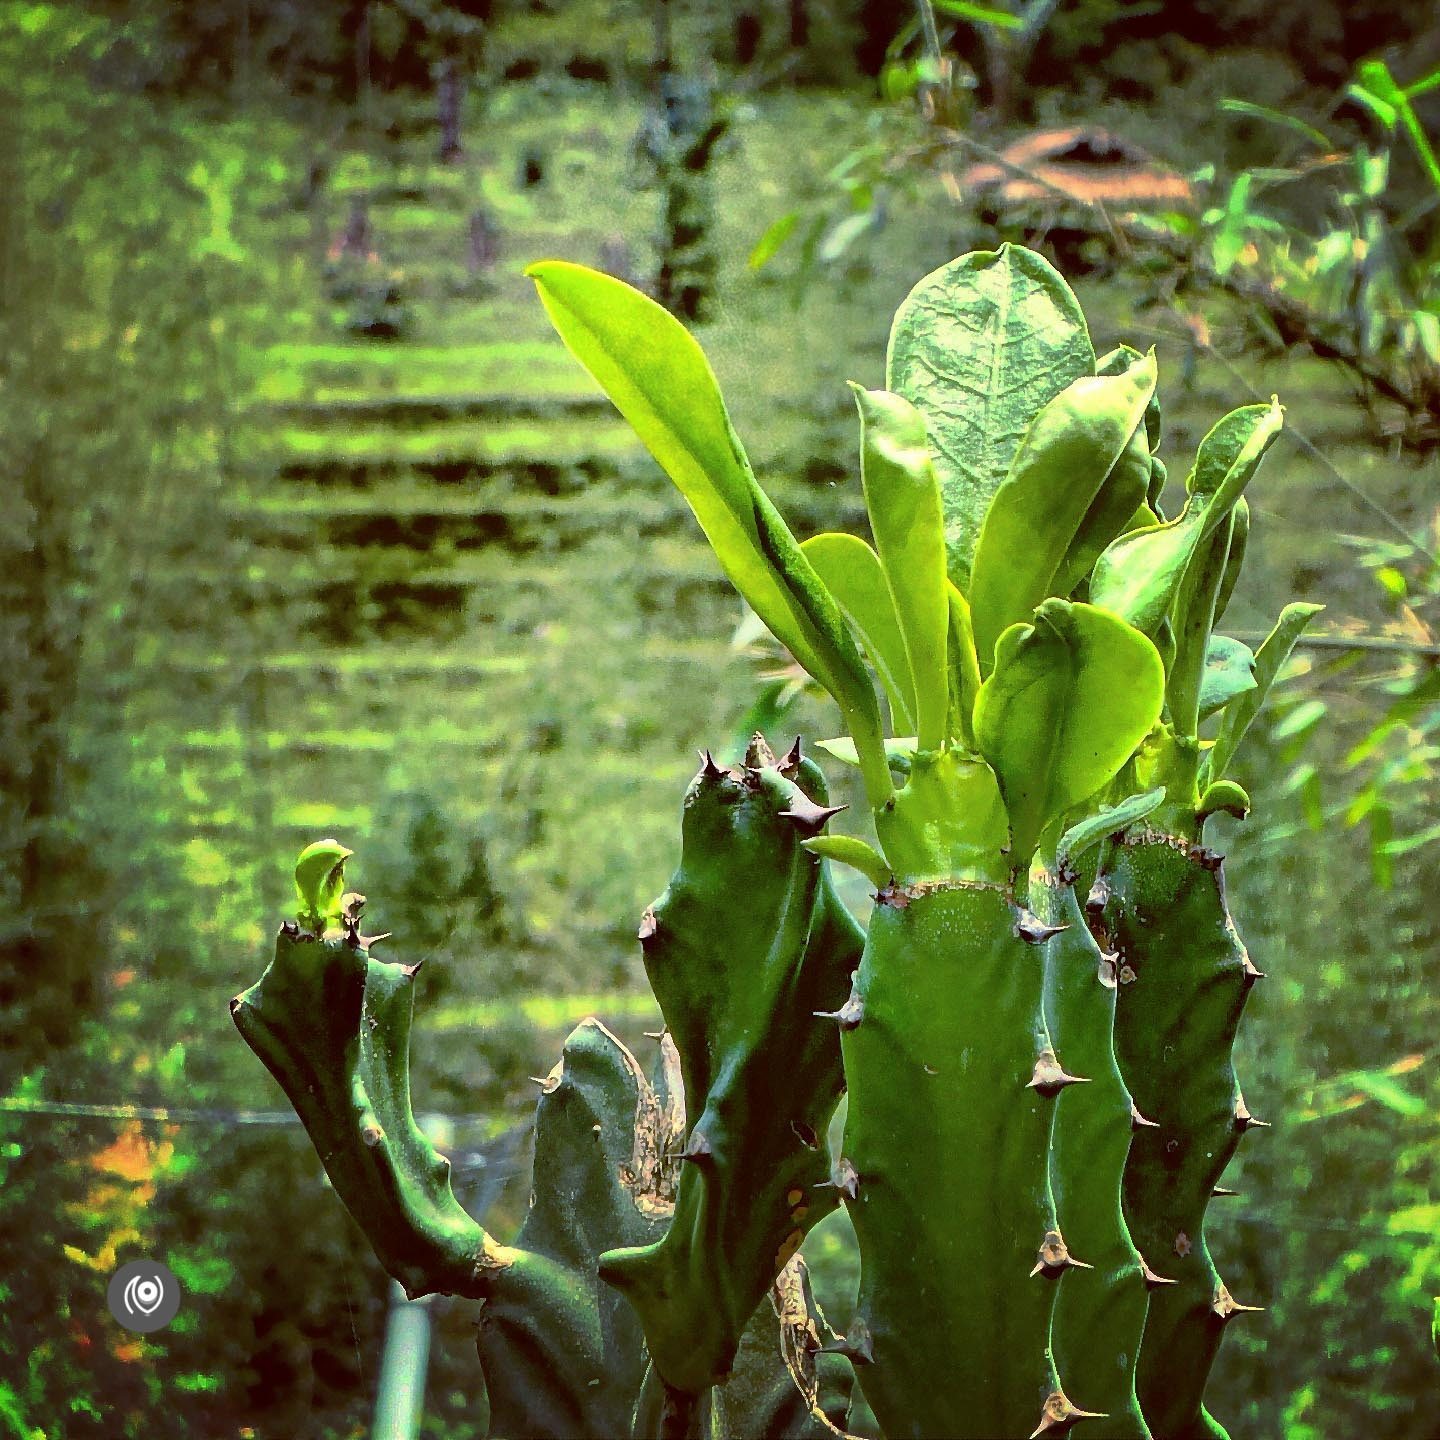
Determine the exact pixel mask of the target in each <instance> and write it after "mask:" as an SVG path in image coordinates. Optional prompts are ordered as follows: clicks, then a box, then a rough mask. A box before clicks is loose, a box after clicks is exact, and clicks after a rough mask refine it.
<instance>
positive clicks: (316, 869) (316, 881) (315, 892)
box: [295, 840, 355, 931]
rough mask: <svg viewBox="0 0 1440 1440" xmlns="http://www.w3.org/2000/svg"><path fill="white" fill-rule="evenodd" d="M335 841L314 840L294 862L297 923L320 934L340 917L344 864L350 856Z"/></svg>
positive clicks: (343, 890)
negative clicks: (298, 920)
mask: <svg viewBox="0 0 1440 1440" xmlns="http://www.w3.org/2000/svg"><path fill="white" fill-rule="evenodd" d="M354 853H355V852H354V851H353V850H347V849H346V848H345V846H343V845H342V844H341V843H340V842H339V841H338V840H316V841H315V842H314V843H313V844H310V845H307V846H306V847H305V848H304V849H303V850H302V851H301V852H300V858H299V859H298V860H297V861H296V862H295V894H296V895H297V896H298V897H299V900H300V916H299V918H300V923H301V924H302V925H304V926H305V927H306V928H307V929H310V930H316V931H321V930H324V929H326V928H327V927H328V926H329V925H331V924H332V923H333V922H335V921H337V920H339V918H340V900H341V897H342V896H343V894H344V892H345V862H346V861H347V860H348V859H349V858H350V857H351V856H352V855H353V854H354Z"/></svg>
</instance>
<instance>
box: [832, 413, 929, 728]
mask: <svg viewBox="0 0 1440 1440" xmlns="http://www.w3.org/2000/svg"><path fill="white" fill-rule="evenodd" d="M852 388H853V389H854V391H855V402H856V404H857V405H858V406H859V408H860V435H861V460H862V463H861V475H862V478H863V483H864V487H865V507H866V509H867V510H868V511H869V514H870V529H871V531H872V532H873V534H874V536H875V548H876V550H877V551H878V552H879V556H880V564H881V566H882V567H883V569H884V572H885V581H886V583H887V584H888V585H889V587H890V597H891V599H892V600H893V601H894V607H893V614H894V616H895V618H896V619H897V620H898V622H899V626H900V634H901V636H902V637H903V638H904V642H905V654H906V657H907V658H908V661H909V664H908V674H909V680H910V686H911V693H913V695H914V697H915V699H914V710H913V711H912V713H913V715H914V717H915V726H914V728H915V730H916V733H917V735H918V736H919V739H920V748H921V749H922V750H938V749H939V748H940V743H941V741H942V740H944V738H945V720H946V715H947V711H948V709H949V704H950V692H949V683H948V675H947V672H948V663H947V661H948V657H947V653H946V635H947V632H948V630H949V628H950V603H949V600H948V598H947V596H946V585H947V581H946V578H945V530H944V519H943V516H942V514H941V510H940V485H939V482H938V481H937V480H936V478H935V467H934V466H933V465H932V464H931V463H930V448H929V445H928V443H927V441H926V438H925V421H924V418H923V417H922V416H921V414H920V412H919V411H918V410H917V409H916V408H915V407H914V406H913V405H912V404H911V403H910V402H909V401H908V400H904V399H902V398H901V397H900V396H899V395H892V394H890V393H889V392H888V391H885V390H864V389H861V387H860V386H858V385H856V386H853V387H852ZM906 728H910V727H908V726H907V727H906Z"/></svg>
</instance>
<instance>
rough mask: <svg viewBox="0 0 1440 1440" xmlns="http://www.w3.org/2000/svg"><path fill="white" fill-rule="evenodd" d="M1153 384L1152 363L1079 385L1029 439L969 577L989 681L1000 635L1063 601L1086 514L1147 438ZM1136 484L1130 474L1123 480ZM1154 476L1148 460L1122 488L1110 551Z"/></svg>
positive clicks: (1035, 425) (993, 505)
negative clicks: (1047, 603) (1130, 450)
mask: <svg viewBox="0 0 1440 1440" xmlns="http://www.w3.org/2000/svg"><path fill="white" fill-rule="evenodd" d="M1155 379H1156V375H1155V357H1154V356H1153V355H1150V356H1148V357H1146V358H1145V359H1143V360H1141V361H1140V362H1139V363H1138V364H1136V365H1134V366H1132V367H1131V368H1130V369H1128V370H1126V371H1124V372H1123V373H1122V374H1120V375H1086V376H1082V377H1081V378H1080V379H1079V380H1075V381H1072V382H1071V384H1069V385H1067V386H1066V387H1065V389H1064V390H1062V391H1061V392H1060V393H1059V394H1058V395H1057V396H1056V397H1055V398H1054V399H1053V400H1051V401H1050V402H1049V404H1047V405H1046V406H1045V408H1044V409H1043V410H1041V412H1040V413H1039V414H1038V415H1037V416H1036V417H1035V419H1034V420H1033V421H1032V423H1031V425H1030V427H1029V429H1028V430H1026V432H1025V437H1024V439H1023V440H1021V442H1020V448H1019V449H1018V450H1017V451H1016V452H1015V458H1014V460H1013V461H1012V462H1011V465H1010V470H1009V472H1008V474H1007V475H1006V477H1005V481H1004V483H1003V484H1002V485H1001V486H1000V488H999V489H998V490H997V491H996V492H995V497H994V499H993V500H992V501H991V502H990V508H989V509H988V510H987V511H986V513H985V523H984V525H983V527H982V528H981V531H980V539H979V541H978V543H977V544H976V546H975V557H974V562H973V566H972V569H971V574H970V611H971V615H972V617H973V618H974V622H975V649H976V653H977V654H978V655H979V657H980V669H981V671H982V672H983V673H988V672H989V669H990V665H991V662H992V661H993V659H994V655H995V641H996V640H997V639H998V638H999V637H1000V632H1001V631H1002V630H1008V629H1009V628H1010V626H1011V625H1016V624H1020V623H1021V622H1023V621H1024V620H1025V619H1026V618H1027V617H1028V616H1029V614H1030V612H1031V611H1032V610H1033V609H1034V608H1035V607H1036V606H1037V605H1038V604H1039V603H1040V602H1041V601H1042V600H1044V599H1045V598H1046V597H1047V596H1049V595H1054V594H1057V591H1056V590H1055V589H1054V588H1053V587H1054V583H1055V580H1056V578H1057V572H1058V571H1060V570H1061V569H1062V568H1063V567H1064V565H1065V561H1066V556H1067V553H1068V552H1069V550H1070V547H1071V544H1072V542H1073V541H1074V540H1075V538H1076V535H1077V533H1078V532H1079V530H1080V529H1081V527H1082V525H1083V524H1084V522H1085V518H1086V515H1087V512H1088V511H1089V510H1090V508H1091V506H1092V505H1093V504H1094V503H1095V501H1096V500H1097V498H1098V497H1099V495H1100V493H1101V491H1102V490H1103V489H1104V488H1105V482H1106V480H1107V478H1108V477H1109V475H1110V473H1111V471H1112V470H1114V469H1115V468H1116V462H1117V461H1118V460H1119V459H1120V457H1121V456H1122V455H1123V454H1124V453H1125V451H1126V449H1127V447H1128V446H1129V444H1130V439H1131V436H1133V435H1135V434H1136V433H1137V432H1140V433H1141V434H1142V435H1143V426H1142V424H1141V422H1142V421H1143V419H1144V417H1145V407H1146V406H1147V405H1148V404H1149V403H1150V397H1151V395H1152V394H1154V391H1155ZM1129 474H1130V467H1128V466H1127V467H1126V470H1125V472H1124V475H1125V476H1126V477H1128V476H1129ZM1149 474H1150V460H1149V452H1148V450H1147V451H1145V453H1144V460H1143V475H1137V476H1136V478H1135V483H1134V484H1133V485H1126V486H1125V487H1123V488H1125V489H1126V490H1127V492H1128V498H1126V499H1125V500H1124V503H1123V505H1122V506H1121V510H1120V513H1119V514H1118V515H1117V516H1116V517H1115V530H1114V532H1112V534H1111V535H1110V536H1109V537H1107V539H1106V542H1105V543H1107V544H1108V543H1109V540H1110V539H1113V538H1114V534H1115V533H1118V531H1119V528H1120V526H1122V525H1123V524H1124V523H1125V521H1126V520H1127V519H1129V517H1130V516H1131V515H1132V514H1134V512H1135V507H1136V506H1137V505H1139V504H1140V503H1141V501H1143V500H1144V498H1145V484H1146V481H1147V480H1148V479H1149ZM1101 548H1103V546H1100V547H1097V548H1096V550H1095V555H1098V554H1099V552H1100V549H1101ZM1093 558H1094V557H1093V556H1092V559H1093ZM1086 569H1087V570H1088V569H1089V566H1088V565H1087V566H1086ZM1083 573H1084V572H1083V571H1082V572H1081V574H1082V575H1083ZM1079 578H1080V576H1076V577H1075V579H1076V580H1078V579H1079ZM1073 584H1074V581H1072V582H1071V583H1070V585H1067V586H1066V589H1065V592H1064V593H1068V592H1069V590H1070V588H1072V587H1073Z"/></svg>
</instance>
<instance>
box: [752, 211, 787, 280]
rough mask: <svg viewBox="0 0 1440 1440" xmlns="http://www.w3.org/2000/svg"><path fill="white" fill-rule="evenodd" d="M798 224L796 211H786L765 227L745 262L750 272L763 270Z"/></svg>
mask: <svg viewBox="0 0 1440 1440" xmlns="http://www.w3.org/2000/svg"><path fill="white" fill-rule="evenodd" d="M799 223H800V212H799V211H798V210H787V211H786V212H785V213H784V214H783V215H781V216H779V217H778V218H777V219H775V220H772V221H771V222H770V224H768V225H767V226H766V227H765V233H764V234H763V235H761V237H760V238H759V239H758V240H757V241H756V242H755V248H754V249H753V250H752V251H751V252H750V259H749V260H748V261H747V262H746V263H747V264H748V265H749V267H750V269H752V270H763V269H764V268H765V266H766V265H768V264H769V263H770V261H772V260H773V259H774V258H775V256H776V254H777V253H778V251H779V249H780V247H781V246H782V245H784V243H785V242H786V241H787V240H788V239H789V238H790V237H791V236H792V235H793V234H794V233H795V227H796V226H797V225H798V224H799Z"/></svg>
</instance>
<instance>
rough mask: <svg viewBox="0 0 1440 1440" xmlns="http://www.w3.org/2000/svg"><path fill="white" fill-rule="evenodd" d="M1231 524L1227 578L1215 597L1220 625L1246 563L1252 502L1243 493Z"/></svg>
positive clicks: (1226, 567) (1216, 616)
mask: <svg viewBox="0 0 1440 1440" xmlns="http://www.w3.org/2000/svg"><path fill="white" fill-rule="evenodd" d="M1232 513H1233V519H1232V521H1231V525H1230V549H1229V552H1228V553H1227V554H1226V556H1225V578H1224V579H1223V580H1222V581H1221V582H1220V593H1219V594H1218V595H1216V597H1215V623H1216V624H1217V625H1218V624H1219V623H1220V621H1221V619H1222V618H1223V617H1224V614H1225V612H1226V610H1228V609H1229V608H1230V597H1231V596H1232V595H1233V594H1234V593H1235V585H1236V583H1237V582H1238V581H1239V579H1240V570H1241V568H1242V567H1243V566H1244V564H1245V549H1246V546H1247V545H1248V544H1249V541H1250V502H1249V501H1248V500H1247V499H1246V498H1245V497H1244V496H1243V495H1242V496H1241V497H1240V498H1239V499H1238V500H1237V501H1236V502H1235V509H1234V511H1233V512H1232Z"/></svg>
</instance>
